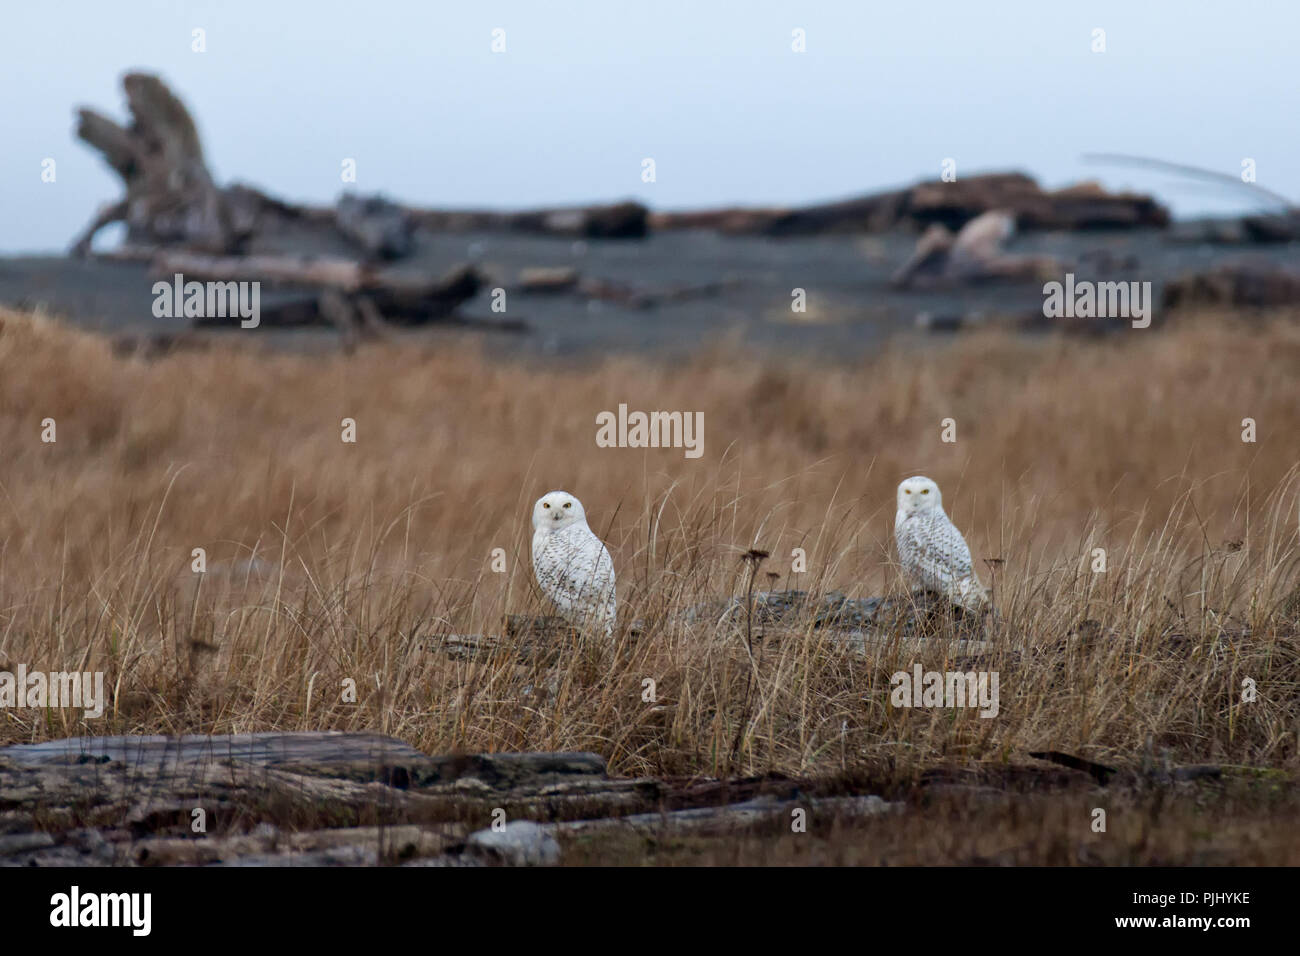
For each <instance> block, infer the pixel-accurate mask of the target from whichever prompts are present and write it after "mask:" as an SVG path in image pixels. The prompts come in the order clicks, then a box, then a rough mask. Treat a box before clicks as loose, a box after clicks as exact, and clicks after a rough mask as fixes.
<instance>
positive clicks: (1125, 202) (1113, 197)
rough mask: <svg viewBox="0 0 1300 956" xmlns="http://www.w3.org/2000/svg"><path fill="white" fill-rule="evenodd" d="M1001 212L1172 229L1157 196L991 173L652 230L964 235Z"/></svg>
mask: <svg viewBox="0 0 1300 956" xmlns="http://www.w3.org/2000/svg"><path fill="white" fill-rule="evenodd" d="M996 209H1002V210H1006V211H1007V212H1009V213H1010V214H1011V215H1012V216H1013V217H1014V219H1015V222H1016V225H1017V226H1018V227H1019V228H1021V229H1128V228H1135V227H1140V226H1150V227H1156V228H1163V227H1164V226H1166V225H1168V223H1169V212H1168V210H1166V209H1165V208H1164V207H1163V206H1161V205H1160V204H1159V203H1157V202H1156V201H1155V199H1153V198H1152V197H1150V196H1144V195H1140V194H1134V193H1108V192H1106V191H1105V190H1104V189H1102V188H1101V186H1099V185H1097V184H1096V183H1080V184H1078V185H1075V186H1071V187H1067V188H1065V189H1059V190H1054V191H1048V190H1044V189H1042V188H1041V187H1040V186H1039V185H1038V183H1036V182H1035V181H1034V180H1033V179H1031V178H1030V177H1028V176H1025V175H1023V174H1021V173H990V174H986V175H979V176H967V177H964V178H960V179H956V180H953V181H952V182H934V181H931V182H923V183H918V184H917V185H915V186H911V187H908V188H906V189H896V190H889V191H886V192H881V193H874V194H872V195H869V196H862V197H857V198H853V199H846V200H841V201H837V202H830V203H820V204H815V205H810V206H800V207H795V208H768V209H763V208H755V209H744V208H734V207H733V208H728V209H714V210H696V211H689V212H673V213H656V214H655V215H653V216H651V219H650V225H651V226H652V227H653V228H655V229H717V230H719V231H721V232H724V233H728V234H732V235H764V236H807V235H823V234H836V233H857V232H885V231H888V230H890V229H898V228H906V229H911V230H914V231H920V230H923V229H925V228H926V227H927V226H929V225H932V224H935V223H937V224H940V225H942V226H944V227H945V228H947V229H952V230H957V229H961V228H962V227H963V226H964V225H966V223H968V222H970V221H971V220H972V219H974V218H976V217H977V216H980V215H982V214H983V213H986V212H991V211H993V210H996Z"/></svg>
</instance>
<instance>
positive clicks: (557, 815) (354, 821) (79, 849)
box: [0, 731, 891, 866]
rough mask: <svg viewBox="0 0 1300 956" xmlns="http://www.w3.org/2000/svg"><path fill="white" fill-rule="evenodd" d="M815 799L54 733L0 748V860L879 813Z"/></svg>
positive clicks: (369, 753) (797, 788)
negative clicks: (799, 812) (501, 822)
mask: <svg viewBox="0 0 1300 956" xmlns="http://www.w3.org/2000/svg"><path fill="white" fill-rule="evenodd" d="M815 790H816V788H815V787H812V788H809V786H808V784H806V783H803V784H802V785H801V783H800V782H798V781H773V782H770V783H767V782H763V781H761V780H757V779H751V780H740V781H729V782H725V783H723V782H709V781H700V780H691V781H689V782H677V783H674V782H670V781H663V780H658V779H654V778H631V779H617V778H614V779H611V778H610V777H609V776H608V775H607V774H606V768H605V761H604V760H603V759H602V758H601V757H599V756H597V755H596V754H592V753H515V754H466V755H449V756H441V757H435V756H429V755H427V754H423V753H421V752H420V751H418V750H415V749H414V748H412V747H410V746H409V745H407V744H405V743H403V742H402V741H400V740H396V739H394V738H391V737H384V736H381V735H379V734H370V733H348V734H345V733H337V732H328V731H327V732H308V733H260V734H241V735H217V736H202V735H187V736H180V737H161V736H146V737H129V736H128V737H83V738H71V739H66V740H52V741H47V742H45V743H39V744H25V745H18V746H12V747H5V748H0V793H3V794H4V797H5V800H4V802H5V810H4V813H3V815H2V817H0V823H2V824H3V826H2V827H0V864H8V865H45V866H49V865H80V866H132V865H135V866H159V865H164V866H165V865H212V864H221V865H243V866H249V865H252V866H258V865H261V866H267V865H271V866H284V865H377V864H393V863H409V864H415V865H435V866H482V865H502V864H509V865H546V864H552V863H556V862H559V860H560V856H561V845H560V842H559V841H562V840H564V839H566V838H570V837H577V836H587V835H591V834H602V833H617V832H618V831H631V832H638V833H646V834H653V833H665V834H672V833H674V832H676V833H702V832H710V831H712V832H719V833H723V834H735V833H737V832H740V831H742V830H745V829H748V828H752V827H755V826H761V825H764V824H777V823H779V822H780V821H781V820H782V819H783V818H784V819H788V818H789V813H788V809H787V808H788V806H791V805H794V803H793V802H794V801H795V800H796V799H797V800H798V805H799V806H801V807H803V808H805V809H806V810H807V811H808V813H809V816H810V817H811V818H812V819H813V820H814V821H816V820H818V819H820V820H822V821H824V822H825V823H826V825H827V826H828V827H832V826H834V825H836V824H837V823H841V822H850V821H853V820H857V819H861V818H862V817H864V816H870V815H874V814H877V813H880V812H883V811H884V810H886V809H889V808H890V806H891V805H889V804H886V803H885V802H884V801H882V800H881V799H880V798H879V797H875V796H862V797H843V796H838V795H837V796H826V797H819V796H817V795H816V794H815ZM736 801H740V802H739V803H737V802H736ZM501 811H504V814H505V817H506V818H507V819H508V821H509V822H508V823H507V824H506V825H505V826H504V827H499V826H493V823H494V819H495V818H496V817H499V816H500V813H501Z"/></svg>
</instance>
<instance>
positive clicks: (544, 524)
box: [533, 491, 615, 637]
mask: <svg viewBox="0 0 1300 956" xmlns="http://www.w3.org/2000/svg"><path fill="white" fill-rule="evenodd" d="M533 573H534V574H535V575H536V576H537V584H538V586H539V587H540V588H541V589H542V593H543V594H545V595H546V596H547V597H548V598H550V599H551V600H552V601H554V602H555V605H556V607H557V608H559V611H560V616H561V617H563V618H564V619H565V620H566V621H568V622H569V623H570V624H572V625H573V626H574V627H577V628H583V627H591V628H592V629H603V630H604V632H605V635H606V636H607V637H612V636H613V633H614V614H615V603H614V562H613V561H612V560H611V559H610V556H609V551H608V550H606V548H605V546H604V545H603V544H602V543H601V541H600V539H599V538H597V537H596V536H595V535H594V534H593V533H592V531H591V528H589V527H588V526H587V513H586V512H585V511H583V510H582V502H581V501H579V500H578V499H577V498H575V497H573V495H571V494H569V493H568V492H567V491H551V492H548V493H547V494H545V495H543V496H542V497H541V498H539V499H537V504H535V505H533Z"/></svg>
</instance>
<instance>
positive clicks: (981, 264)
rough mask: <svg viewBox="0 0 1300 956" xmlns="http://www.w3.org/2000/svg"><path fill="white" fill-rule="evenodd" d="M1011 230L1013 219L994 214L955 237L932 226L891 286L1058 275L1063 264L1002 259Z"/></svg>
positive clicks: (1007, 214) (1006, 214)
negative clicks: (921, 282)
mask: <svg viewBox="0 0 1300 956" xmlns="http://www.w3.org/2000/svg"><path fill="white" fill-rule="evenodd" d="M1015 231H1016V221H1015V217H1014V216H1013V215H1012V214H1011V213H1010V212H1007V211H1006V210H1000V209H999V210H992V211H990V212H986V213H981V214H980V215H979V216H976V217H975V218H974V219H972V220H970V222H968V223H966V225H964V226H962V227H961V230H960V231H959V232H958V233H957V234H956V235H954V234H953V233H952V231H951V230H950V229H948V227H947V226H944V225H940V224H939V223H934V224H932V225H931V226H930V227H929V228H928V229H926V230H925V232H924V233H922V234H921V237H920V239H918V240H917V243H916V248H915V249H914V250H913V252H912V255H911V256H910V257H909V258H908V260H907V261H906V262H904V263H903V265H902V266H900V267H899V268H898V270H897V271H896V272H895V273H894V275H893V278H892V282H893V285H894V286H895V287H897V288H906V287H908V286H910V285H912V284H914V283H916V282H917V281H918V280H925V281H927V282H928V283H929V284H957V283H969V282H988V281H990V280H995V279H1001V280H1010V281H1017V280H1032V281H1040V280H1042V279H1045V278H1050V277H1052V276H1059V275H1061V274H1063V273H1064V271H1065V264H1064V263H1063V262H1061V261H1060V260H1059V259H1056V258H1055V257H1053V256H1032V255H1011V254H1008V253H1007V252H1006V251H1005V250H1004V246H1005V244H1006V242H1007V240H1008V239H1010V238H1011V236H1013V235H1014V234H1015Z"/></svg>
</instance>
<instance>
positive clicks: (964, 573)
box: [894, 475, 989, 612]
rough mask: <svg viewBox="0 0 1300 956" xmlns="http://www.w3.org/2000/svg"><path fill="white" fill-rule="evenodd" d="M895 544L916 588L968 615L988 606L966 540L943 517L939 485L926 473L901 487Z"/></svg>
mask: <svg viewBox="0 0 1300 956" xmlns="http://www.w3.org/2000/svg"><path fill="white" fill-rule="evenodd" d="M894 544H895V545H896V546H897V548H898V560H899V563H901V564H902V566H903V576H904V577H906V578H907V583H908V584H910V585H911V586H912V587H914V588H923V589H924V590H926V591H936V592H938V593H939V594H942V595H944V596H946V597H948V598H949V599H951V600H952V602H953V603H954V604H959V605H961V606H962V607H963V608H965V609H966V610H968V611H977V612H978V611H982V610H983V609H984V608H985V606H986V605H987V604H988V600H989V597H988V592H987V591H986V590H985V589H984V586H983V585H982V584H980V583H979V579H977V578H976V577H975V572H974V571H973V570H972V569H971V562H970V548H968V547H967V546H966V539H965V538H963V537H962V536H961V532H960V531H958V530H957V526H956V525H954V524H953V523H952V522H951V521H949V520H948V516H947V515H946V514H944V511H943V500H942V498H940V496H939V486H938V485H936V484H935V483H934V482H933V481H931V480H930V479H929V478H926V477H924V476H923V475H917V476H916V477H913V478H908V479H907V480H906V481H904V482H903V483H902V484H900V485H899V486H898V514H897V515H895V516H894Z"/></svg>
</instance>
